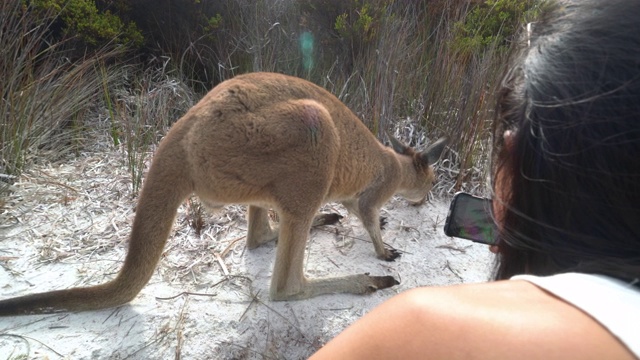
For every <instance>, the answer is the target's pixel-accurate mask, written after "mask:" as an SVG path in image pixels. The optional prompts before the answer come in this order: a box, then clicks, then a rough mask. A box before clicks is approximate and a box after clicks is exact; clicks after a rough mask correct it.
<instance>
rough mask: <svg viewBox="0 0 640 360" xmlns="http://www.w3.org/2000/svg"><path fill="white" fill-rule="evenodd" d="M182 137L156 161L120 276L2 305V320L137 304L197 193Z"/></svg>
mask: <svg viewBox="0 0 640 360" xmlns="http://www.w3.org/2000/svg"><path fill="white" fill-rule="evenodd" d="M176 125H177V124H176ZM177 132H178V131H176V132H174V133H173V134H172V132H170V133H169V134H168V135H167V137H166V138H165V140H164V141H163V142H162V144H161V145H160V148H159V149H158V151H157V153H156V155H155V156H154V159H153V163H152V165H151V168H150V169H149V173H148V175H147V177H146V180H145V184H144V187H143V189H142V192H141V194H140V198H139V200H138V205H137V207H136V216H135V219H134V222H133V229H132V232H131V236H130V239H129V251H128V253H127V256H126V258H125V261H124V265H123V267H122V269H121V270H120V273H119V274H118V276H117V277H116V278H115V279H113V280H112V281H110V282H107V283H105V284H102V285H97V286H90V287H79V288H72V289H67V290H57V291H50V292H44V293H39V294H32V295H25V296H20V297H16V298H11V299H6V300H1V301H0V316H8V315H20V314H46V313H56V312H63V311H84V310H96V309H103V308H109V307H114V306H118V305H122V304H125V303H127V302H129V301H131V300H132V299H133V298H134V297H135V296H136V295H137V294H138V293H139V292H140V290H141V289H142V288H143V287H144V286H145V285H146V284H147V282H148V281H149V279H150V278H151V275H153V272H154V270H155V267H156V265H157V263H158V261H159V259H160V257H161V255H162V251H163V249H164V245H165V243H166V240H167V238H168V236H169V232H170V231H171V227H172V225H173V220H174V218H175V215H176V211H177V208H178V206H179V205H180V203H181V202H182V201H184V199H185V198H186V197H187V196H188V195H189V194H190V193H191V192H192V191H193V189H192V186H193V185H192V182H191V181H190V180H189V175H188V174H189V171H188V166H187V165H186V159H185V158H184V155H185V154H184V151H183V149H182V148H181V147H180V141H177V139H176V137H178V134H176V133H177ZM172 138H173V141H172Z"/></svg>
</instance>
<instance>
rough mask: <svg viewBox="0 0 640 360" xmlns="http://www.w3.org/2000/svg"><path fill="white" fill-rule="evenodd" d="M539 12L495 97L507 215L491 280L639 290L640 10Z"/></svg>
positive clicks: (574, 6) (581, 4)
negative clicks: (507, 134) (586, 282)
mask: <svg viewBox="0 0 640 360" xmlns="http://www.w3.org/2000/svg"><path fill="white" fill-rule="evenodd" d="M543 13H544V14H543V15H542V16H541V18H540V19H539V20H538V21H537V22H536V23H533V24H531V25H529V26H527V28H528V29H530V30H531V31H530V32H529V34H528V36H526V37H525V39H524V41H523V42H524V43H526V44H524V45H523V46H524V49H523V51H522V53H521V55H520V56H519V57H518V59H517V60H516V63H515V65H516V66H515V67H514V68H513V69H511V71H510V72H509V73H508V74H507V75H506V76H505V79H504V81H503V86H502V89H501V90H500V92H499V94H498V98H499V100H498V104H497V109H496V114H497V119H496V121H495V125H494V126H495V127H494V148H495V149H496V150H497V157H496V161H495V172H494V174H496V173H498V174H500V176H504V177H503V179H504V182H501V183H503V184H504V185H505V186H506V195H505V196H504V198H503V199H495V201H500V202H503V203H504V205H505V207H506V212H505V214H504V218H503V219H502V222H501V231H500V235H499V243H498V244H499V245H498V246H499V255H498V262H497V266H496V273H495V278H496V279H507V278H509V277H511V276H513V275H516V274H523V273H528V274H534V275H550V274H555V273H562V272H569V271H578V272H584V273H594V274H603V275H609V276H613V277H616V278H619V279H622V280H625V281H630V282H634V283H637V281H638V278H640V20H639V19H640V1H627V0H608V1H601V0H574V1H558V2H555V3H554V4H553V5H550V6H548V7H547V9H546V10H545V11H543ZM508 129H511V130H513V131H514V143H513V147H510V148H509V149H506V148H505V147H504V146H503V140H502V135H503V132H504V131H505V130H508ZM494 178H495V176H494ZM494 180H495V179H494Z"/></svg>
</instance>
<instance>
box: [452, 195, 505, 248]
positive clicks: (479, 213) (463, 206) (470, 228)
mask: <svg viewBox="0 0 640 360" xmlns="http://www.w3.org/2000/svg"><path fill="white" fill-rule="evenodd" d="M492 208H493V205H492V201H491V199H486V198H480V197H477V196H473V195H470V194H467V193H464V192H458V193H456V194H455V195H454V196H453V200H452V201H451V206H450V207H449V213H448V214H447V220H446V221H445V224H444V233H445V234H446V235H447V236H453V237H458V238H462V239H467V240H471V241H475V242H479V243H483V244H488V245H495V243H496V240H497V239H496V237H497V236H498V227H497V226H496V223H495V221H494V219H493V216H492V215H491V213H492Z"/></svg>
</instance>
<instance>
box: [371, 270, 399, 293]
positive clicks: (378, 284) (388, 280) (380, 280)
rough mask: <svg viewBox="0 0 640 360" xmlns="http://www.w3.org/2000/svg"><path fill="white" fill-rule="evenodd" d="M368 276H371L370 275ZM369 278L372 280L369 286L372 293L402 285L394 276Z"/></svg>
mask: <svg viewBox="0 0 640 360" xmlns="http://www.w3.org/2000/svg"><path fill="white" fill-rule="evenodd" d="M366 275H367V276H369V274H366ZM369 278H370V279H371V284H370V285H369V286H368V290H369V292H370V293H372V292H375V291H377V290H382V289H386V288H390V287H392V286H395V285H398V284H400V282H399V281H398V280H396V279H395V278H394V277H393V276H369Z"/></svg>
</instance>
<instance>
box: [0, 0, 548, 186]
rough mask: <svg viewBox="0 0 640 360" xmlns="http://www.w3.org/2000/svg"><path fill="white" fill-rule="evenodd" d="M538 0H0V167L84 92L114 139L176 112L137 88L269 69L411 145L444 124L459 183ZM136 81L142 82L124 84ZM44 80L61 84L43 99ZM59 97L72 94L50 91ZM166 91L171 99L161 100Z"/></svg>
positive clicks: (39, 144) (30, 148) (37, 141)
mask: <svg viewBox="0 0 640 360" xmlns="http://www.w3.org/2000/svg"><path fill="white" fill-rule="evenodd" d="M543 1H544V0H484V1H481V0H429V1H404V0H281V1H273V0H219V1H208V0H135V1H127V0H20V1H18V2H3V5H2V7H3V9H4V10H6V11H4V10H3V11H0V17H4V18H0V21H1V23H3V26H5V27H6V28H7V31H3V32H0V44H5V46H4V48H5V49H10V51H5V53H4V54H3V56H0V60H2V61H3V62H1V63H0V71H4V73H5V74H7V75H6V76H5V79H7V81H5V86H3V87H1V89H0V93H1V94H2V97H3V98H2V104H4V106H5V112H4V115H2V117H1V118H0V121H2V125H3V126H2V128H1V131H2V133H0V155H2V162H1V163H0V174H2V173H5V174H7V173H10V174H19V172H20V170H21V169H22V168H23V167H24V166H25V165H26V163H27V161H26V157H25V154H32V153H36V152H37V150H38V149H41V148H44V147H47V146H48V145H47V142H50V139H52V137H51V136H50V135H51V133H52V132H55V133H56V134H65V133H66V132H68V128H69V124H80V126H76V125H73V126H71V128H73V129H80V130H79V131H82V128H83V127H82V126H81V125H82V121H80V120H78V119H80V118H81V117H82V116H81V115H82V114H83V110H82V109H84V108H86V107H87V104H89V103H91V101H93V100H94V99H100V100H101V101H103V102H104V104H105V105H104V106H105V107H106V108H107V110H108V111H107V114H106V117H107V118H108V119H109V122H110V124H111V125H110V130H109V131H110V132H111V134H110V136H111V138H112V139H113V141H112V143H113V144H112V146H122V145H121V143H120V140H123V141H124V142H125V143H126V145H127V146H129V145H131V144H132V142H131V141H130V139H135V138H136V136H133V135H132V136H129V137H127V136H125V135H126V134H125V132H123V129H148V128H154V129H164V128H165V127H166V126H165V125H166V124H170V123H171V121H173V120H175V117H177V116H179V115H177V114H175V112H174V111H169V110H163V109H155V110H153V111H150V110H149V109H147V107H151V106H155V107H159V106H160V107H161V106H163V105H161V104H158V103H154V102H153V101H149V99H148V98H147V97H145V96H146V95H145V94H156V93H158V92H157V90H158V89H156V88H160V87H162V88H163V89H164V90H166V91H164V90H163V92H162V93H166V94H170V93H172V91H174V90H173V89H179V88H182V84H184V85H185V86H186V87H187V88H189V89H190V92H184V93H182V92H181V93H180V94H187V93H190V94H202V93H204V92H205V91H207V90H208V89H210V88H211V87H213V86H215V85H216V84H217V83H219V82H220V81H223V80H225V79H228V78H230V77H232V76H235V75H237V74H240V73H245V72H250V71H275V72H281V73H286V74H291V75H296V76H299V77H303V78H306V79H309V80H311V81H313V82H315V83H318V84H319V85H321V86H323V87H325V88H327V89H328V90H330V91H331V92H333V93H334V94H335V95H336V96H337V97H338V98H339V99H340V100H342V101H343V102H345V103H346V104H347V105H348V106H349V107H350V108H351V109H352V110H353V111H354V112H355V113H356V114H357V115H359V116H360V117H361V119H363V122H365V124H366V125H367V126H368V127H369V128H370V129H371V131H372V132H373V133H375V134H376V135H378V136H379V137H380V138H381V139H382V138H383V134H384V131H385V130H387V131H389V130H391V131H394V130H395V131H396V135H398V136H400V137H401V138H403V139H404V140H406V141H409V142H411V144H412V145H418V146H421V145H424V144H425V143H428V142H429V139H433V138H436V137H439V136H441V135H450V136H451V137H452V139H453V141H452V144H451V146H450V147H449V151H450V155H451V156H450V157H451V158H452V159H453V160H451V161H453V162H455V163H456V164H457V165H458V166H459V171H458V172H456V173H455V176H456V186H455V188H456V189H460V188H464V186H465V184H468V183H472V182H473V181H471V180H470V179H471V177H474V176H475V177H476V178H479V177H480V176H481V174H479V170H478V169H482V168H485V167H484V166H482V164H483V162H484V161H486V160H487V155H486V151H485V149H486V144H487V143H488V138H489V131H488V128H489V124H490V121H491V120H490V119H491V118H492V115H491V111H492V109H493V106H491V104H492V100H493V98H492V94H493V88H494V86H495V85H496V83H497V82H498V79H499V76H500V74H502V73H503V72H504V70H505V69H504V67H505V64H507V63H508V61H507V56H508V55H509V50H510V49H511V48H512V44H513V43H514V41H513V40H514V38H515V36H516V34H517V33H518V31H519V30H520V29H521V28H522V27H523V25H524V23H526V22H527V21H530V20H531V19H533V18H534V17H535V16H536V14H537V12H538V9H539V6H541V4H542V2H543ZM16 4H17V5H16ZM10 5H11V6H10ZM9 27H12V28H11V29H9ZM113 48H117V49H119V51H118V52H113V51H112V49H113ZM125 48H126V49H128V51H126V52H125V51H122V49H125ZM105 49H107V50H105ZM109 49H111V50H109ZM107 53H108V54H109V55H108V56H105V54H107ZM96 64H99V65H96ZM74 69H75V70H74ZM78 69H81V70H82V72H79V70H78ZM96 69H98V70H99V71H96ZM122 69H128V70H126V71H122ZM135 69H137V70H135ZM154 71H157V73H158V74H159V75H158V76H159V77H157V76H154V75H153V72H154ZM136 72H137V73H136ZM96 73H97V74H98V75H96ZM92 77H93V78H92ZM140 78H144V79H153V81H150V80H149V81H145V82H143V83H139V82H136V80H135V79H140ZM33 79H38V81H33ZM113 79H119V80H118V81H115V80H113ZM150 84H151V85H150ZM153 84H155V85H153ZM160 84H171V86H161V85H160ZM178 84H180V85H178ZM174 86H175V87H174ZM83 87H84V89H83ZM56 89H65V91H59V92H57V93H52V94H53V95H46V96H42V94H45V93H46V91H54V90H56ZM74 89H75V90H77V92H73V91H72V90H74ZM138 91H139V95H136V96H137V98H139V99H142V100H140V101H139V102H138V103H136V104H137V105H136V106H135V111H133V112H131V111H124V110H123V109H124V108H123V107H122V106H123V105H122V104H124V103H127V102H126V101H125V102H124V103H123V102H121V101H120V100H118V96H117V94H123V93H128V94H138ZM21 94H29V95H28V96H23V95H21ZM68 94H78V95H74V96H75V98H77V99H79V100H78V101H76V102H65V101H61V100H62V99H65V98H69V96H67V97H65V96H64V95H68ZM176 94H178V93H176ZM29 96H31V97H29ZM153 96H155V95H153ZM187 96H193V97H191V98H189V99H188V100H186V101H185V103H192V102H193V101H195V100H196V99H195V97H197V96H196V95H179V97H185V98H186V97H187ZM129 97H132V96H131V95H130V96H129ZM163 98H165V97H163ZM165 99H167V101H164V102H162V104H165V105H166V106H170V104H171V103H172V101H173V100H171V97H166V98H165ZM36 100H37V101H36ZM127 104H128V103H127ZM51 106H55V107H53V108H52V107H51ZM96 106H100V104H96ZM129 107H131V108H132V109H133V108H134V107H132V106H129ZM18 109H20V110H21V111H20V112H18V111H17V110H18ZM42 109H45V110H42ZM47 109H54V110H47ZM42 111H45V112H46V113H47V114H53V113H54V111H55V114H57V115H56V119H55V121H54V122H53V123H47V122H46V121H45V120H46V119H51V116H48V115H47V116H45V115H43V112H42ZM130 113H133V114H134V115H136V114H137V115H136V116H133V115H131V114H130ZM146 114H159V115H158V116H160V117H163V118H162V119H158V121H161V122H162V124H165V125H163V126H162V127H160V128H155V127H153V126H152V124H148V123H144V124H142V123H141V126H139V127H137V125H135V124H133V123H131V122H141V121H142V120H140V119H145V121H149V120H151V119H154V118H155V117H156V116H147V115H146ZM36 129H37V131H35V130H36ZM45 130H46V131H45ZM136 131H137V130H136ZM140 131H142V130H140ZM145 131H146V130H145ZM154 131H155V130H154ZM157 131H160V130H157ZM132 133H135V131H133V132H132ZM427 134H428V136H427ZM73 136H76V135H73ZM63 138H65V139H67V138H68V137H63ZM145 138H149V141H150V142H155V141H156V138H155V137H153V136H146V137H145ZM128 139H129V140H128ZM65 141H66V140H65ZM145 144H146V143H145ZM134 145H135V144H134ZM135 146H137V145H135ZM135 146H134V147H135ZM145 146H146V145H145ZM50 147H51V146H50ZM127 149H128V150H126V151H127V152H130V153H131V152H135V151H136V150H135V149H131V148H127ZM136 159H138V158H136ZM136 161H138V160H136ZM129 162H130V163H131V161H129ZM135 166H140V165H139V164H138V165H135ZM134 170H136V169H134ZM475 182H476V183H477V181H475Z"/></svg>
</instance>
